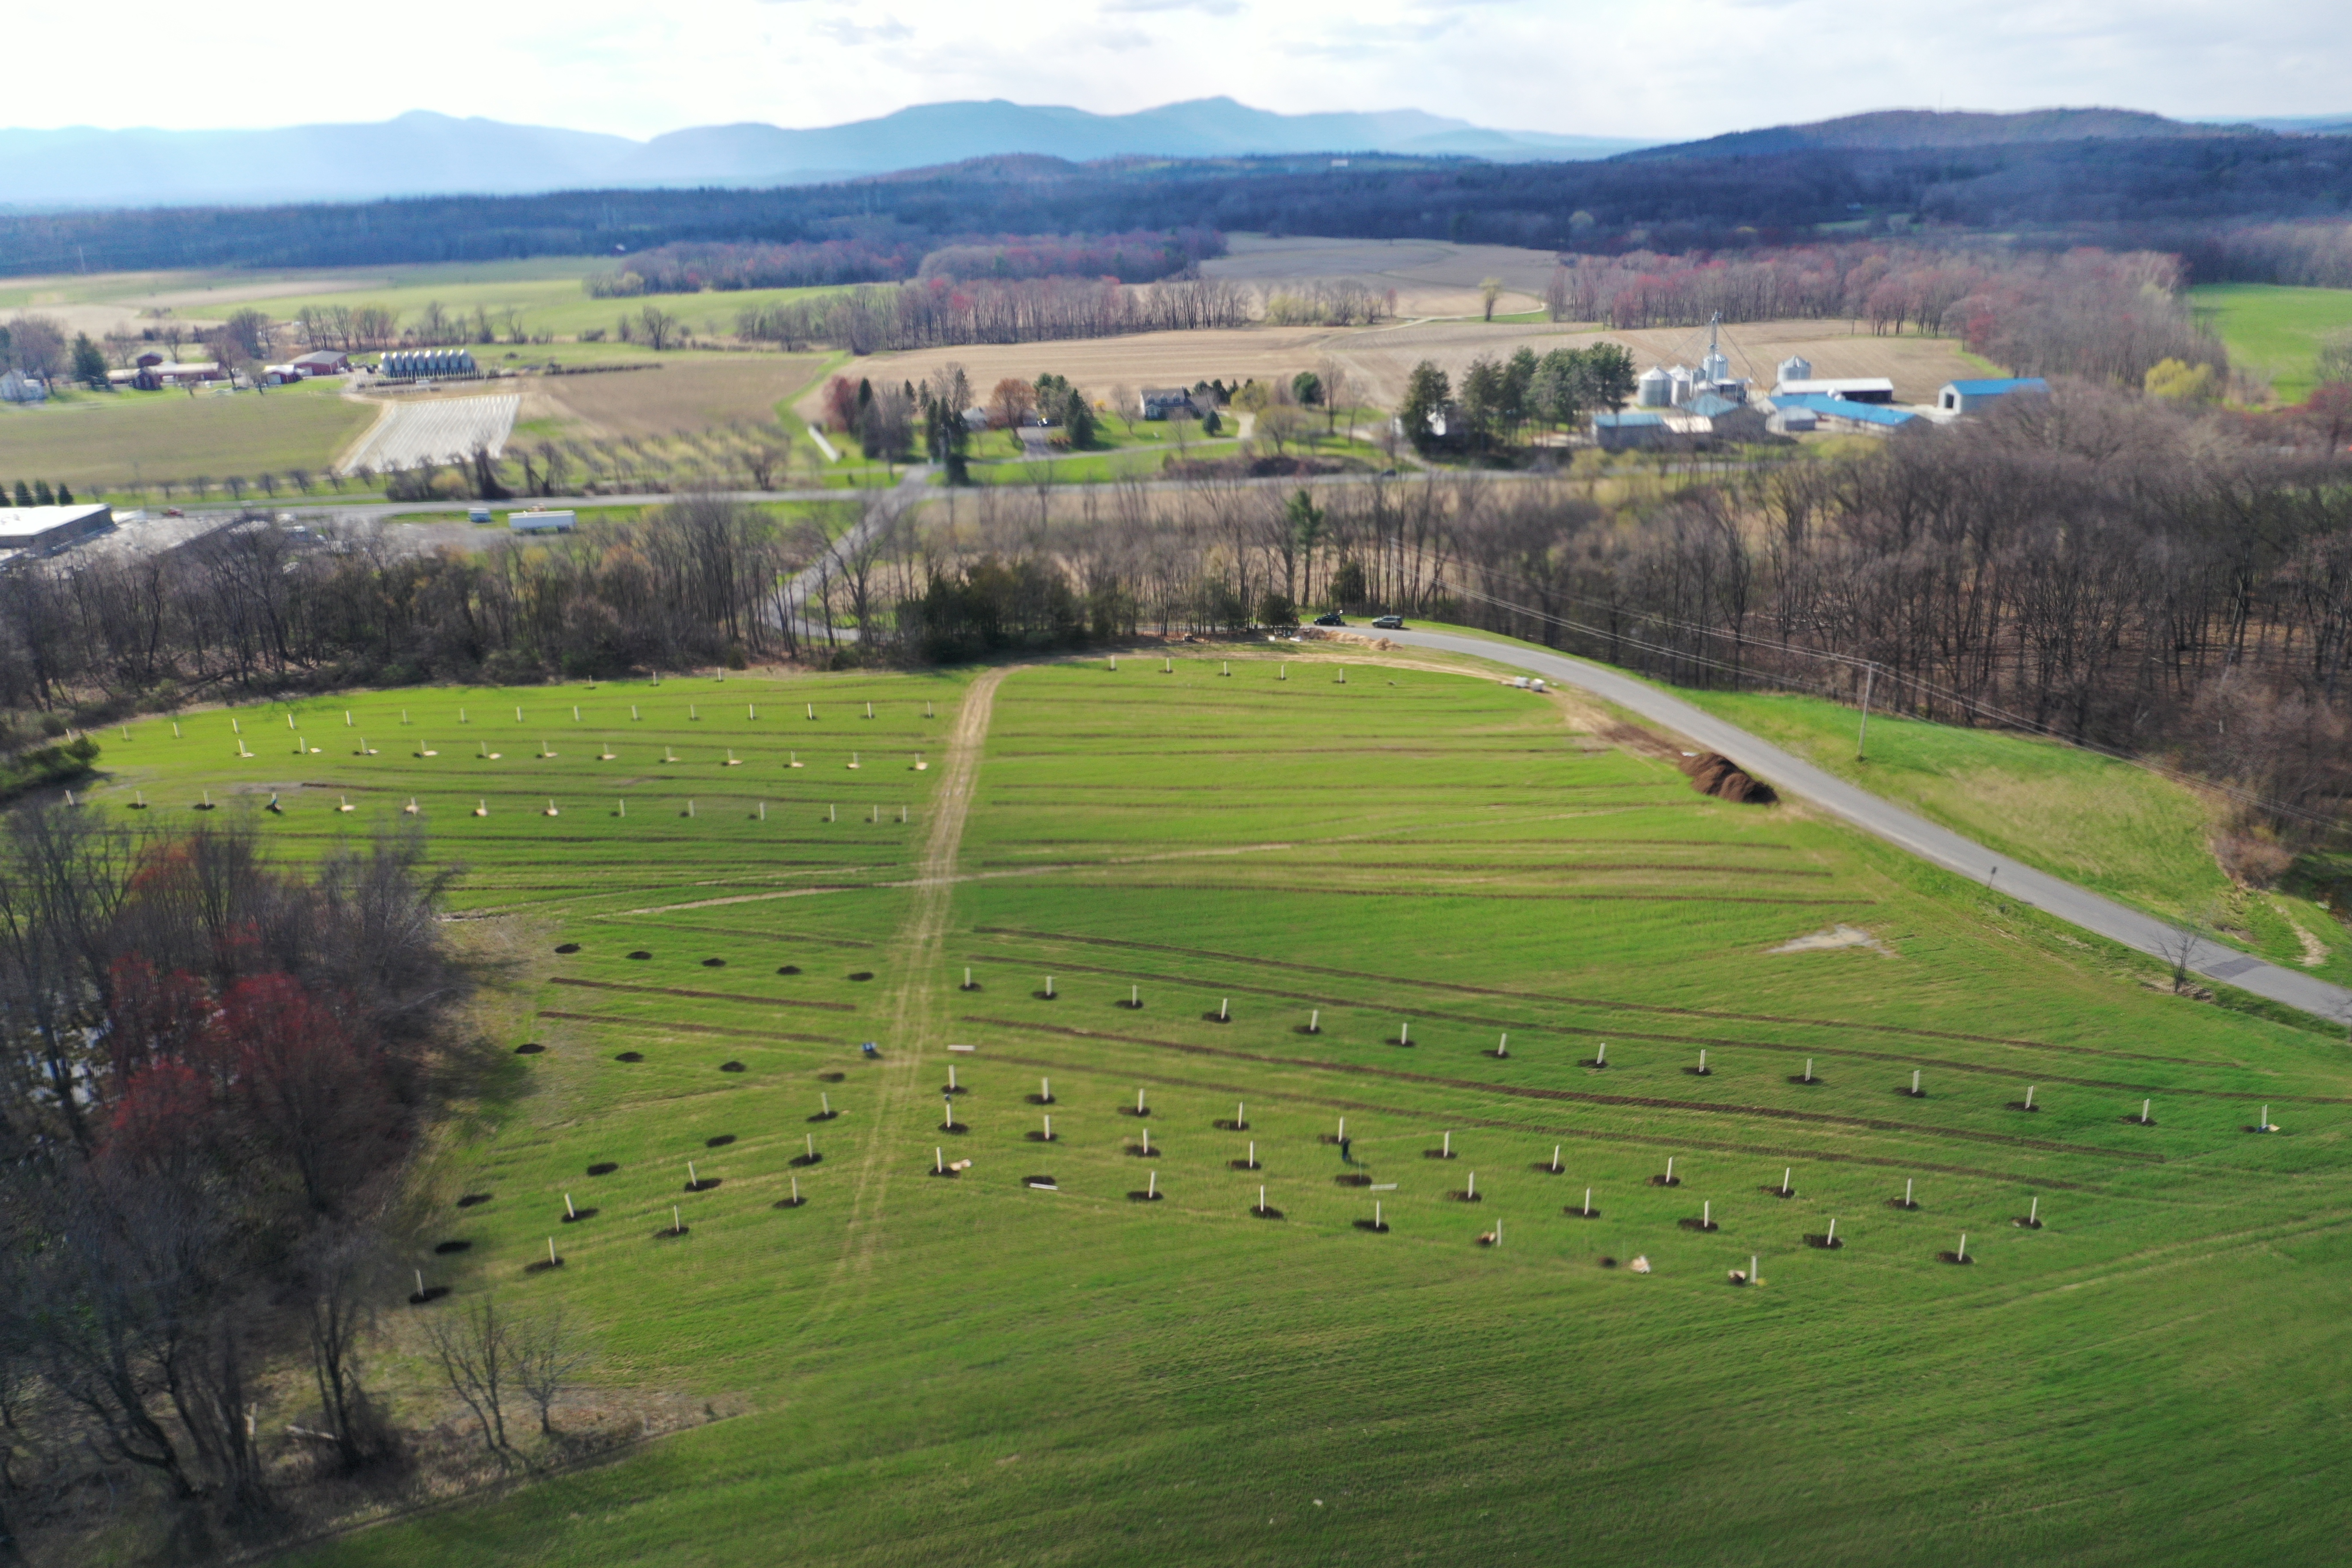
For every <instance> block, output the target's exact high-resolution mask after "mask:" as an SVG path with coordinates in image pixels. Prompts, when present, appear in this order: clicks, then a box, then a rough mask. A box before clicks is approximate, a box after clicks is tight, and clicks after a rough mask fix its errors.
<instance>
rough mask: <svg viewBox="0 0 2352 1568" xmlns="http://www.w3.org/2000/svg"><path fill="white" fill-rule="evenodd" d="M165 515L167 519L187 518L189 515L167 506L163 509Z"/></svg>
mask: <svg viewBox="0 0 2352 1568" xmlns="http://www.w3.org/2000/svg"><path fill="white" fill-rule="evenodd" d="M163 515H164V516H165V517H185V516H187V515H188V514H187V513H186V512H184V511H182V510H180V509H179V508H178V507H175V506H167V507H165V508H164V509H163Z"/></svg>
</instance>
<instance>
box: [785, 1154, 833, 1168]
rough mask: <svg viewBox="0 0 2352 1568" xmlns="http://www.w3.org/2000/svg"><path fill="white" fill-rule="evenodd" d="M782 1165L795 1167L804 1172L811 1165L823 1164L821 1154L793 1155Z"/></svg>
mask: <svg viewBox="0 0 2352 1568" xmlns="http://www.w3.org/2000/svg"><path fill="white" fill-rule="evenodd" d="M784 1163H786V1164H788V1165H797V1166H799V1167H801V1168H802V1169H803V1170H805V1169H806V1168H807V1167H809V1166H811V1165H821V1164H823V1163H824V1155H822V1154H795V1155H793V1157H792V1158H791V1159H790V1160H787V1161H786V1162H784Z"/></svg>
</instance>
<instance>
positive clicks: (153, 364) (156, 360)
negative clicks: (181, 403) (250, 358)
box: [106, 353, 228, 392]
mask: <svg viewBox="0 0 2352 1568" xmlns="http://www.w3.org/2000/svg"><path fill="white" fill-rule="evenodd" d="M106 379H107V380H108V381H110V382H111V383H113V384H116V385H130V386H135V387H137V388H138V389H139V390H140V391H142V392H162V391H163V390H164V389H165V388H167V387H175V386H196V385H201V384H205V383H209V382H215V381H226V380H227V379H228V372H227V371H226V370H224V369H222V368H221V367H220V366H219V365H217V364H215V363H213V362H212V361H211V360H205V359H199V360H174V359H167V358H166V357H164V356H163V355H162V354H159V353H143V354H141V355H140V356H139V359H138V362H137V363H136V364H134V365H133V366H132V368H131V369H130V370H127V371H126V370H118V371H110V372H109V373H108V374H107V377H106Z"/></svg>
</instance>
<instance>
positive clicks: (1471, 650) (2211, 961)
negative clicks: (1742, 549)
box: [1381, 631, 2352, 1020]
mask: <svg viewBox="0 0 2352 1568" xmlns="http://www.w3.org/2000/svg"><path fill="white" fill-rule="evenodd" d="M1381 635H1382V636H1384V637H1387V638H1388V639H1389V640H1390V641H1391V642H1394V643H1398V644H1401V645H1402V646H1404V647H1424V648H1440V649H1444V651H1446V652H1448V653H1461V654H1469V655H1472V656H1473V657H1475V658H1484V659H1491V660H1492V661H1494V662H1495V663H1496V664H1504V665H1509V666H1510V667H1511V668H1515V669H1524V670H1526V671H1527V672H1528V674H1530V675H1539V676H1542V677H1543V678H1544V679H1546V680H1549V681H1555V682H1559V683H1561V684H1565V685H1569V686H1574V687H1577V688H1580V689H1582V690H1585V691H1589V692H1591V694H1592V695H1594V696H1596V697H1600V698H1602V699H1604V700H1608V701H1611V702H1614V703H1616V704H1617V705H1618V706H1619V707H1621V708H1625V709H1629V710H1632V711H1633V712H1635V713H1639V714H1640V715H1641V716H1642V717H1643V718H1644V719H1648V720H1651V721H1654V722H1657V723H1660V724H1664V725H1665V726H1667V727H1668V728H1669V729H1672V730H1674V731H1676V732H1678V733H1680V734H1683V735H1685V736H1687V737H1688V738H1690V739H1691V740H1693V741H1695V742H1698V744H1700V745H1702V746H1705V747H1706V748H1708V749H1709V750H1712V751H1717V752H1722V753H1723V754H1724V755H1726V756H1727V757H1730V758H1731V759H1732V760H1733V761H1735V762H1737V763H1738V764H1739V765H1740V766H1741V767H1742V768H1743V769H1745V770H1746V771H1747V772H1748V773H1750V774H1752V775H1754V776H1756V777H1759V778H1762V779H1766V780H1768V781H1769V782H1770V783H1771V784H1772V785H1773V787H1774V788H1776V789H1779V790H1781V791H1784V792H1785V793H1787V794H1790V795H1801V796H1802V797H1804V798H1805V799H1807V800H1810V801H1811V802H1812V803H1813V804H1814V805H1819V806H1821V807H1822V808H1823V809H1825V810H1827V811H1829V812H1831V813H1832V815H1834V816H1839V817H1842V818H1843V819H1844V820H1845V821H1846V822H1848V823H1850V824H1852V825H1853V826H1856V827H1859V828H1861V829H1862V830H1863V831H1864V832H1865V833H1868V834H1872V835H1874V836H1875V837H1879V838H1883V839H1885V841H1886V842H1887V843H1889V844H1892V845H1894V846H1895V847H1896V848H1898V849H1903V850H1906V851H1907V852H1909V853H1910V854H1913V855H1916V856H1917V857H1918V858H1921V859H1922V860H1926V861H1927V862H1928V863H1930V864H1931V865H1936V866H1940V867H1942V868H1944V869H1945V870H1947V871H1950V872H1952V873H1954V874H1955V875H1957V876H1960V877H1965V878H1967V879H1969V880H1970V881H1986V882H1997V884H1998V886H1999V888H2000V891H2001V893H2002V894H2004V895H2005V896H2007V897H2009V898H2012V899H2015V900H2018V901H2019V902H2020V903H2025V904H2031V905H2032V906H2033V907H2034V908H2035V909H2037V910H2042V911H2043V912H2044V913H2045V914H2052V915H2055V916H2057V917H2058V918H2059V919H2060V920H2062V921H2066V922H2067V923H2068V924H2070V925H2074V926H2079V927H2080V928H2082V929H2083V930H2084V931H2092V932H2095V934H2097V935H2099V936H2103V937H2105V938H2107V939H2108V940H2109V941H2111V942H2121V943H2123V944H2124V945H2125V946H2126V947H2128V948H2132V949H2134V950H2135V951H2137V952H2145V953H2147V954H2148V955H2149V956H2150V957H2153V958H2160V959H2162V958H2165V952H2164V945H2165V943H2166V942H2168V941H2172V942H2176V944H2177V942H2178V938H2177V936H2176V934H2175V928H2174V927H2172V926H2169V925H2168V924H2166V923H2165V922H2164V921H2159V920H2158V919H2156V918H2155V917H2154V916H2152V915H2144V914H2142V913H2140V912H2139V911H2138V910H2132V909H2126V908H2125V907H2124V906H2123V905H2121V904H2118V903H2116V902H2115V901H2114V900H2109V899H2104V898H2101V897H2100V896H2099V895H2098V894H2096V893H2094V892H2092V891H2090V890H2089V889H2085V888H2079V887H2076V886H2075V885H2074V883H2072V882H2069V881H2066V880H2064V879H2061V878H2057V877H2053V876H2051V875H2050V874H2049V873H2048V872H2045V871H2037V870H2035V869H2034V868H2032V867H2031V866H2021V865H2019V864H2018V863H2017V862H2015V861H2013V860H2010V859H2008V858H2004V857H2002V856H2001V855H2000V854H1997V853H1995V852H1994V851H1993V850H1990V849H1988V848H1986V847H1984V846H1983V845H1981V844H1979V843H1977V842H1976V841H1974V840H1973V839H1969V838H1964V837H1961V836H1960V835H1958V834H1957V833H1954V832H1952V831H1950V830H1949V829H1948V828H1943V827H1938V826H1936V825H1935V824H1934V823H1932V822H1929V821H1927V819H1926V818H1925V817H1922V816H1916V815H1914V814H1913V813H1911V812H1908V811H1906V810H1904V809H1903V808H1902V807H1901V806H1899V805H1893V804H1892V803H1890V802H1887V801H1885V800H1881V799H1880V798H1879V797H1878V796H1876V795H1872V794H1870V793H1869V792H1868V791H1867V790H1863V789H1858V788H1856V787H1855V786H1854V785H1853V784H1848V783H1846V782H1845V781H1844V780H1843V779H1841V778H1839V777H1837V776H1836V775H1835V774H1832V773H1825V772H1823V771H1822V769H1820V768H1817V767H1814V766H1813V765H1812V764H1811V763H1806V762H1801V761H1799V760H1798V759H1797V758H1795V757H1793V756H1791V755H1790V754H1789V753H1788V752H1784V751H1782V750H1781V749H1780V747H1778V746H1775V745H1773V744H1771V743H1770V742H1768V741H1765V740H1764V739H1762V738H1761V737H1759V736H1756V735H1751V734H1749V733H1748V731H1745V730H1742V729H1740V728H1739V727H1738V726H1737V725H1735V724H1727V723H1726V722H1725V721H1722V720H1720V719H1718V718H1717V717H1715V716H1714V715H1713V714H1711V713H1708V712H1706V711H1705V710H1701V709H1698V708H1695V707H1693V706H1691V704H1689V703H1687V702H1685V701H1683V700H1681V699H1680V698H1678V697H1675V696H1672V695H1670V694H1668V693H1666V692H1664V691H1661V690H1659V689H1657V688H1656V687H1654V686H1651V685H1649V684H1648V683H1647V682H1644V681H1642V680H1637V679H1633V677H1631V676H1626V675H1620V674H1619V673H1617V672H1616V671H1615V670H1612V669H1609V668H1603V667H1602V666H1601V665H1597V664H1588V663H1586V662H1585V661H1584V660H1583V659H1580V658H1570V657H1568V656H1567V655H1565V654H1557V653H1548V652H1544V651H1541V650H1539V649H1535V648H1526V647H1515V646H1513V645H1512V644H1509V643H1503V642H1490V641H1488V640H1487V639H1486V638H1484V637H1462V636H1458V635H1455V634H1454V633H1449V632H1415V631H1391V632H1384V633H1382V634H1381ZM2166 962H2167V963H2169V962H2170V960H2169V959H2166ZM2188 967H2189V969H2190V970H2191V971H2192V972H2193V973H2197V974H2200V975H2202V976H2204V977H2205V978H2206V979H2208V980H2215V981H2220V982H2221V983H2222V984H2229V985H2234V986H2236V987H2238V988H2239V989H2240V990H2242V991H2251V992H2252V993H2253V994H2255V995H2257V996H2262V997H2266V998H2268V999H2269V1000H2271V1001H2273V1002H2280V1003H2284V1004H2285V1005H2287V1006H2290V1007H2294V1008H2299V1009H2301V1010H2302V1011H2304V1012H2305V1013H2309V1014H2312V1015H2314V1016H2318V1017H2322V1018H2330V1019H2337V1020H2344V1019H2347V1018H2352V990H2347V989H2345V988H2344V987H2343V986H2341V985H2332V984H2328V983H2327V982H2326V981H2324V980H2320V979H2316V978H2315V977H2314V976H2312V975H2308V974H2299V973H2296V972H2294V970H2292V969H2286V968H2283V967H2281V966H2280V965H2278V964H2275V963H2266V962H2264V961H2263V960H2262V959H2259V958H2252V957H2249V956H2247V955H2246V954H2244V953H2241V952H2231V951H2229V950H2228V949H2226V948H2221V947H2219V946H2213V947H2212V950H2211V951H2210V952H2208V953H2205V954H2202V955H2200V956H2199V957H2198V958H2196V959H2195V960H2194V961H2193V962H2192V963H2189V966H2188Z"/></svg>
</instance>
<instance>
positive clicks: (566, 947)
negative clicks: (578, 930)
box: [555, 942, 580, 952]
mask: <svg viewBox="0 0 2352 1568" xmlns="http://www.w3.org/2000/svg"><path fill="white" fill-rule="evenodd" d="M555 951H556V952H579V951H580V944H579V943H578V942H565V943H563V944H562V946H560V947H558V948H557V949H556V950H555Z"/></svg>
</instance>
